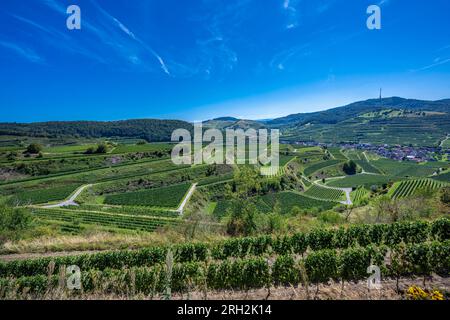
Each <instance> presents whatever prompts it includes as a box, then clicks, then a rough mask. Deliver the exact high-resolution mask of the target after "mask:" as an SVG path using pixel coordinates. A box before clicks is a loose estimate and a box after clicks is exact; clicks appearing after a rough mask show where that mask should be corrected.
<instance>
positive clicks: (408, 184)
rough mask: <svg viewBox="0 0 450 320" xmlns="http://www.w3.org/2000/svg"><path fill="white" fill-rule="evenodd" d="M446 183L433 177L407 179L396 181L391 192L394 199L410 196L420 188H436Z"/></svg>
mask: <svg viewBox="0 0 450 320" xmlns="http://www.w3.org/2000/svg"><path fill="white" fill-rule="evenodd" d="M445 185H446V183H444V182H440V181H435V180H432V179H417V180H405V181H401V182H397V183H395V184H394V186H393V187H392V188H391V190H390V191H389V194H390V196H391V197H392V198H393V199H398V198H404V197H409V196H411V195H413V194H414V193H415V192H416V191H418V190H436V189H439V188H441V187H443V186H445Z"/></svg>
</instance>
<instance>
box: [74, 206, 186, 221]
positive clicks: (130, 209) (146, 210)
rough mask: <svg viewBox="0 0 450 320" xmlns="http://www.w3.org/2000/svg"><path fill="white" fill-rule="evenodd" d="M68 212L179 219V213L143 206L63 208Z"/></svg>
mask: <svg viewBox="0 0 450 320" xmlns="http://www.w3.org/2000/svg"><path fill="white" fill-rule="evenodd" d="M65 208H66V209H69V210H74V211H79V210H86V211H99V212H106V213H121V214H127V215H133V216H136V215H137V216H152V217H168V218H176V217H179V212H177V211H175V210H170V209H165V208H155V207H143V206H112V205H103V204H86V203H85V204H81V205H79V206H69V207H65Z"/></svg>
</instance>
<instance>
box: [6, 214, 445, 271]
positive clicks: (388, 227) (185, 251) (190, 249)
mask: <svg viewBox="0 0 450 320" xmlns="http://www.w3.org/2000/svg"><path fill="white" fill-rule="evenodd" d="M448 239H450V220H449V219H445V218H443V219H439V220H436V221H434V222H432V223H429V222H421V221H418V222H403V223H394V224H376V225H353V226H351V227H349V228H342V227H341V228H339V229H336V230H326V229H316V230H314V231H312V232H310V233H308V234H305V233H296V234H293V235H285V236H280V237H276V238H272V237H270V236H260V237H247V238H235V239H229V240H224V241H220V242H218V243H187V244H182V245H176V246H172V247H168V246H164V247H152V248H144V249H139V250H134V251H130V250H123V251H113V252H101V253H96V254H91V255H79V256H66V257H56V258H52V257H46V258H39V259H29V260H18V261H11V262H8V263H0V277H8V276H15V277H20V276H31V275H38V274H46V273H47V266H48V265H49V263H50V262H51V261H53V262H54V263H55V266H56V267H58V266H60V265H78V266H79V267H80V268H81V269H83V270H88V269H100V270H103V269H106V268H115V269H119V268H124V267H134V266H151V265H155V264H160V263H163V261H164V258H165V256H166V253H167V252H168V250H169V249H171V250H172V251H173V252H174V261H176V262H194V261H205V260H209V259H213V260H224V259H227V258H237V257H239V258H243V257H246V256H261V255H267V256H271V255H273V254H276V255H287V254H298V255H303V254H304V253H306V252H307V250H308V249H309V250H312V251H317V250H322V249H334V248H341V249H344V248H348V247H352V246H360V247H365V246H368V245H382V244H384V245H389V246H392V245H396V244H399V243H421V242H425V241H433V240H437V241H445V240H448Z"/></svg>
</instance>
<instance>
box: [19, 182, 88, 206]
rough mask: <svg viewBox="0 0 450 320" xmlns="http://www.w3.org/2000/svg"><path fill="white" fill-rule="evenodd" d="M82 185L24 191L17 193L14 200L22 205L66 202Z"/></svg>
mask: <svg viewBox="0 0 450 320" xmlns="http://www.w3.org/2000/svg"><path fill="white" fill-rule="evenodd" d="M79 186H80V185H79V184H69V185H66V186H60V187H57V188H47V189H37V190H24V191H21V192H18V193H15V194H14V196H13V199H14V201H15V202H16V203H18V204H21V205H29V204H39V203H47V202H51V201H58V200H64V199H66V198H68V197H69V196H70V195H71V194H72V192H74V191H75V190H76V189H77V188H78V187H79Z"/></svg>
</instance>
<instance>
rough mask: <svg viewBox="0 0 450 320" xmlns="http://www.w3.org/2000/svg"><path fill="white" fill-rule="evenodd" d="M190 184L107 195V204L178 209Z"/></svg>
mask: <svg viewBox="0 0 450 320" xmlns="http://www.w3.org/2000/svg"><path fill="white" fill-rule="evenodd" d="M190 186H191V185H190V184H189V183H183V184H178V185H173V186H168V187H162V188H154V189H148V190H141V191H134V192H126V193H119V194H112V195H107V196H106V198H105V203H107V204H113V205H136V206H154V207H165V208H176V207H178V205H179V204H180V202H181V201H182V199H183V197H184V196H185V194H186V193H187V191H188V190H189V188H190Z"/></svg>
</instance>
